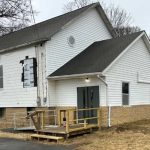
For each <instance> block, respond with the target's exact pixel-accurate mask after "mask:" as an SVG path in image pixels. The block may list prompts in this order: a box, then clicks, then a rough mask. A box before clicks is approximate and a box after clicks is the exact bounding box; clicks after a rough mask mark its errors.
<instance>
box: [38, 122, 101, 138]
mask: <svg viewBox="0 0 150 150" xmlns="http://www.w3.org/2000/svg"><path fill="white" fill-rule="evenodd" d="M94 128H98V126H97V125H95V124H89V125H87V126H86V127H84V125H82V124H78V125H72V126H70V127H69V133H67V132H66V128H65V127H49V128H45V129H42V130H36V132H38V133H44V134H64V135H65V134H71V133H75V132H79V131H86V130H88V129H91V130H92V129H94Z"/></svg>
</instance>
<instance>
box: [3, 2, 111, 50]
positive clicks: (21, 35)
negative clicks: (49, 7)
mask: <svg viewBox="0 0 150 150" xmlns="http://www.w3.org/2000/svg"><path fill="white" fill-rule="evenodd" d="M93 7H95V8H96V10H97V11H98V12H99V14H100V16H101V18H102V19H103V21H104V23H105V24H106V27H107V28H108V30H109V31H110V33H111V34H112V35H113V28H112V26H111V24H110V22H109V21H108V18H107V17H106V15H105V13H104V11H103V9H102V7H101V6H100V4H99V3H94V4H91V5H88V6H85V7H83V8H80V9H78V10H75V11H72V12H69V13H66V14H63V15H61V16H58V17H55V18H52V19H49V20H47V21H44V22H41V23H38V24H35V25H32V26H30V27H27V28H24V29H21V30H19V31H15V32H12V33H10V34H7V35H4V36H2V37H0V52H2V51H4V50H11V49H14V48H18V47H22V46H25V45H29V44H34V43H37V42H40V41H46V40H48V39H50V37H51V36H53V35H54V34H56V33H57V32H58V31H59V30H61V28H62V27H63V26H65V25H66V24H67V23H68V22H70V21H72V20H73V19H75V18H76V17H78V16H79V15H80V14H82V13H83V12H85V11H87V10H89V9H91V8H93Z"/></svg>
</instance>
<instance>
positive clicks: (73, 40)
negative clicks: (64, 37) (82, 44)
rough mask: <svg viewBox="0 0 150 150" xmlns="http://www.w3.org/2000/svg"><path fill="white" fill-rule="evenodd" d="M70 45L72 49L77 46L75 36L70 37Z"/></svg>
mask: <svg viewBox="0 0 150 150" xmlns="http://www.w3.org/2000/svg"><path fill="white" fill-rule="evenodd" d="M68 44H69V45H70V46H71V47H72V46H73V45H74V44H75V38H74V37H73V36H69V38H68Z"/></svg>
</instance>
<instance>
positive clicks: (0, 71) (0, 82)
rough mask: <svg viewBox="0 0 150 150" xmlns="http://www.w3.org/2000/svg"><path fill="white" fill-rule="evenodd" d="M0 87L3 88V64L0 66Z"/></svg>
mask: <svg viewBox="0 0 150 150" xmlns="http://www.w3.org/2000/svg"><path fill="white" fill-rule="evenodd" d="M0 88H3V66H0Z"/></svg>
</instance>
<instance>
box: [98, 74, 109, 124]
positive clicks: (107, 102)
mask: <svg viewBox="0 0 150 150" xmlns="http://www.w3.org/2000/svg"><path fill="white" fill-rule="evenodd" d="M97 78H99V79H100V80H101V81H102V82H103V83H104V84H105V87H106V105H107V106H108V117H107V118H108V127H111V106H110V105H109V101H108V84H107V83H106V81H105V80H104V79H103V78H102V77H101V76H100V75H97Z"/></svg>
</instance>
